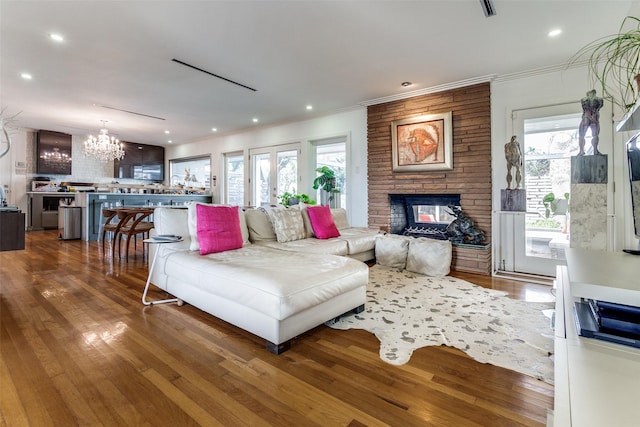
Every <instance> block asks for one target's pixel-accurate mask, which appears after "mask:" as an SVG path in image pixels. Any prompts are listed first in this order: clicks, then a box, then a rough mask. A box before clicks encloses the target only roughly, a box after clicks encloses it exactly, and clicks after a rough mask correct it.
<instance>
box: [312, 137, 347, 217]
mask: <svg viewBox="0 0 640 427" xmlns="http://www.w3.org/2000/svg"><path fill="white" fill-rule="evenodd" d="M346 139H347V138H346V137H338V138H330V139H327V140H319V141H312V143H313V145H314V146H315V154H316V165H315V167H316V168H319V167H322V166H328V167H330V168H331V169H333V171H334V172H335V175H336V187H337V188H338V189H340V194H339V197H336V199H337V200H336V203H335V206H336V207H346V206H347V182H346V181H347V178H346V177H347V170H346V165H347V142H346ZM317 175H318V174H317V173H316V172H315V168H314V171H313V178H315V177H316V176H317ZM312 181H313V179H312ZM316 198H317V200H320V199H321V198H320V190H318V193H317V194H316Z"/></svg>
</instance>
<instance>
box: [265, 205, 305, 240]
mask: <svg viewBox="0 0 640 427" xmlns="http://www.w3.org/2000/svg"><path fill="white" fill-rule="evenodd" d="M269 214H270V215H271V222H272V223H273V229H274V231H275V232H276V238H277V239H278V242H279V243H284V242H292V241H294V240H301V239H304V238H305V232H304V222H303V221H302V212H300V209H272V210H271V212H269Z"/></svg>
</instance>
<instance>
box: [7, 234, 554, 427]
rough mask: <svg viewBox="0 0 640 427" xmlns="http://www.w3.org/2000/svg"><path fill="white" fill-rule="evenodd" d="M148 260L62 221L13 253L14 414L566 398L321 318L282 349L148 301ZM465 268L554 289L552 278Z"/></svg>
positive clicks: (543, 404)
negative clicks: (406, 355)
mask: <svg viewBox="0 0 640 427" xmlns="http://www.w3.org/2000/svg"><path fill="white" fill-rule="evenodd" d="M132 249H133V248H132ZM107 250H108V249H107ZM146 268H147V265H146V261H145V260H144V257H143V255H142V251H141V248H140V245H138V250H137V252H136V254H135V256H132V255H130V260H129V262H128V263H127V262H124V260H122V261H118V260H116V261H115V262H112V260H111V259H110V258H109V257H103V253H102V250H101V249H100V248H99V246H98V244H97V243H96V242H82V241H59V240H57V239H56V233H55V232H30V233H27V244H26V250H24V251H10V252H0V291H1V294H0V304H1V305H0V315H1V318H0V320H1V325H0V329H1V341H0V352H1V355H2V357H1V363H0V424H1V425H2V426H27V425H30V426H53V425H55V426H75V425H78V426H87V425H95V426H99V425H104V426H121V425H122V426H125V425H132V426H140V425H153V426H190V425H205V426H216V425H220V426H236V425H251V426H267V425H274V426H293V425H295V426H354V427H355V426H382V425H390V426H541V425H544V423H545V419H546V411H547V408H552V407H553V387H552V386H549V385H548V384H546V383H543V382H541V381H538V380H535V379H533V378H531V377H527V376H524V375H521V374H518V373H515V372H512V371H509V370H506V369H502V368H498V367H495V366H491V365H486V364H480V363H477V362H475V361H473V360H472V359H470V358H469V357H467V356H466V355H465V354H464V353H462V352H460V351H457V350H455V349H451V348H448V347H437V348H434V347H431V348H423V349H420V350H418V351H416V352H415V353H414V354H413V356H412V358H411V361H410V362H409V363H408V364H406V365H404V366H399V367H398V366H392V365H388V364H386V363H384V362H382V361H381V360H380V358H379V357H378V348H379V345H378V340H377V339H376V338H375V337H374V336H373V335H371V334H369V333H368V332H365V331H360V330H348V331H338V330H333V329H331V328H328V327H324V326H319V327H317V328H315V329H313V330H311V331H309V332H307V333H305V334H304V335H302V336H300V337H299V338H297V339H296V340H295V341H294V343H293V345H292V348H291V350H289V351H287V352H286V353H284V354H283V355H280V356H275V355H273V354H271V353H269V352H267V351H266V349H265V344H264V341H263V340H262V339H259V338H257V337H255V336H253V335H251V334H249V333H247V332H244V331H242V330H240V329H239V328H236V327H234V326H232V325H229V324H227V323H225V322H223V321H220V320H218V319H216V318H214V317H213V316H211V315H208V314H206V313H204V312H201V311H199V310H197V309H195V308H193V307H192V306H189V305H187V304H185V305H184V306H182V307H178V306H176V305H175V304H167V305H159V306H152V307H144V306H143V305H142V303H141V301H140V298H141V295H142V290H143V287H144V283H145V280H146V274H147V269H146ZM455 275H456V276H458V277H461V278H463V279H465V280H468V281H471V282H474V283H477V284H480V285H482V286H486V287H492V288H495V289H502V290H506V291H508V292H509V293H510V294H511V295H512V296H513V297H514V298H518V299H529V298H533V299H536V300H540V299H546V300H547V301H549V300H551V299H552V297H551V295H550V289H549V288H548V287H544V286H540V285H535V284H527V283H523V282H515V281H510V280H504V279H496V278H490V277H484V276H476V275H472V274H455ZM164 297H166V294H164V293H163V292H160V291H159V290H157V289H155V290H153V291H151V292H150V298H164Z"/></svg>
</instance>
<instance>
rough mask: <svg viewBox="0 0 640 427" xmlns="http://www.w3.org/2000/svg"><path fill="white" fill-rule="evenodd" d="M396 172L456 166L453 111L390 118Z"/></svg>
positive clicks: (435, 169)
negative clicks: (394, 119)
mask: <svg viewBox="0 0 640 427" xmlns="http://www.w3.org/2000/svg"><path fill="white" fill-rule="evenodd" d="M391 145H392V151H393V171H394V172H419V171H441V170H451V169H453V148H452V145H453V138H452V126H451V111H449V112H446V113H439V114H428V115H424V116H418V117H410V118H407V119H402V120H396V121H393V122H391Z"/></svg>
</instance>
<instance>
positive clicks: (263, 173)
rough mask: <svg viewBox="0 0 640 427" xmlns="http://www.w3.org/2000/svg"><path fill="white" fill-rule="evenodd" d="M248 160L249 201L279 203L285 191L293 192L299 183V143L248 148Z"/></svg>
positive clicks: (256, 204)
mask: <svg viewBox="0 0 640 427" xmlns="http://www.w3.org/2000/svg"><path fill="white" fill-rule="evenodd" d="M249 157H250V162H251V180H250V181H251V186H250V188H251V196H250V203H249V204H250V205H253V206H269V205H275V204H277V203H278V196H281V195H282V194H283V193H284V192H286V191H288V192H290V193H295V192H297V191H298V187H299V185H300V174H299V171H298V160H299V157H300V143H296V144H286V145H278V146H273V147H264V148H256V149H251V150H249Z"/></svg>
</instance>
